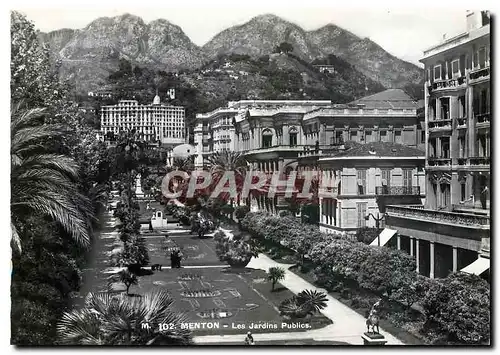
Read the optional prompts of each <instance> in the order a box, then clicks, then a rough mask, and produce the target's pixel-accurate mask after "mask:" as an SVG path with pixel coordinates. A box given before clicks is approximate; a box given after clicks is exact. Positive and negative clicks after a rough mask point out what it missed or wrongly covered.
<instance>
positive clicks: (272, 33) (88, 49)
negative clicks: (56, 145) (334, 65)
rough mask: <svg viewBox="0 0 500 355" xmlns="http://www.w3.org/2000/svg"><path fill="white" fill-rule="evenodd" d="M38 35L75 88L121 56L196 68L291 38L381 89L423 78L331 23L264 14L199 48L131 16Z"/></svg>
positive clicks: (159, 66)
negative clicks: (310, 24) (307, 25)
mask: <svg viewBox="0 0 500 355" xmlns="http://www.w3.org/2000/svg"><path fill="white" fill-rule="evenodd" d="M39 37H40V38H41V40H42V41H43V42H45V43H46V44H47V45H48V46H49V48H50V50H51V53H52V55H53V58H54V59H56V60H57V61H58V62H59V63H60V75H61V76H62V77H63V78H64V79H69V80H70V81H72V82H74V83H75V84H76V85H77V89H78V90H80V91H84V90H87V89H91V88H95V87H97V86H99V85H100V82H102V80H103V79H104V78H106V76H107V75H109V73H110V72H113V71H116V70H117V69H118V67H119V61H120V59H126V60H128V61H129V62H131V63H132V64H134V65H139V66H144V67H149V68H154V69H156V70H165V71H173V70H175V71H178V70H198V69H199V68H201V67H202V66H203V65H204V64H206V63H208V62H210V61H213V60H214V59H217V58H218V57H220V56H227V55H231V54H241V55H249V56H250V57H252V58H255V59H257V58H259V57H261V56H265V55H269V54H271V53H273V51H274V49H275V48H276V46H278V45H279V44H280V43H282V42H287V43H290V44H291V45H292V46H293V52H292V53H293V54H294V55H295V56H297V57H298V58H300V59H302V60H305V61H308V62H312V61H313V60H315V59H318V58H325V57H327V56H328V55H329V54H333V55H335V56H337V57H339V58H341V59H343V60H345V61H346V62H348V63H350V64H351V65H352V66H353V67H354V68H355V69H356V70H357V71H359V72H361V73H362V74H364V75H365V76H366V77H367V78H369V79H371V80H373V81H375V82H378V83H380V84H381V85H383V86H384V87H386V88H397V87H404V86H406V85H408V84H420V83H421V81H422V80H423V70H422V69H421V68H419V67H417V66H416V65H414V64H411V63H409V62H405V61H403V60H401V59H399V58H397V57H395V56H393V55H391V54H390V53H388V52H386V51H385V50H384V49H383V48H382V47H380V46H379V45H378V44H376V43H375V42H373V41H371V40H369V39H367V38H360V37H358V36H356V35H354V34H353V33H351V32H349V31H347V30H345V29H342V28H340V27H338V26H335V25H333V24H329V25H326V26H324V27H321V28H319V29H317V30H314V31H305V30H304V29H302V28H301V27H300V26H298V25H296V24H293V23H291V22H289V21H286V20H284V19H282V18H280V17H278V16H275V15H270V14H266V15H260V16H257V17H254V18H252V19H251V20H250V21H248V22H246V23H244V24H242V25H239V26H233V27H230V28H228V29H226V30H223V31H222V32H220V33H218V34H217V35H215V36H214V37H213V38H212V39H211V40H210V41H208V42H207V43H206V44H205V45H203V46H202V47H199V46H197V45H196V44H194V43H193V42H192V41H191V40H190V39H189V37H188V36H187V35H186V34H185V33H184V32H183V31H182V29H181V28H180V27H179V26H177V25H175V24H172V23H170V22H169V21H167V20H163V19H160V20H155V21H152V22H150V23H145V22H144V21H143V20H142V19H141V18H140V17H138V16H134V15H130V14H125V15H122V16H117V17H112V18H109V17H102V18H98V19H96V20H94V21H92V22H91V23H90V24H88V25H87V26H86V27H85V28H83V29H78V30H72V29H60V30H56V31H52V32H49V33H39Z"/></svg>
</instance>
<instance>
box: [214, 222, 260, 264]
mask: <svg viewBox="0 0 500 355" xmlns="http://www.w3.org/2000/svg"><path fill="white" fill-rule="evenodd" d="M214 239H215V243H216V244H215V252H216V254H217V256H218V258H219V260H220V261H225V262H227V263H228V264H229V265H231V266H232V267H245V266H247V265H248V263H249V262H250V260H251V259H252V257H257V256H258V255H259V253H258V252H259V250H258V248H257V247H256V245H255V244H254V243H253V241H252V240H251V239H250V238H248V237H245V236H243V235H238V236H236V235H232V236H231V235H226V233H225V232H224V231H222V230H219V231H218V232H217V233H215V235H214Z"/></svg>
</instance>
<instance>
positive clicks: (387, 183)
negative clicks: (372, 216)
mask: <svg viewBox="0 0 500 355" xmlns="http://www.w3.org/2000/svg"><path fill="white" fill-rule="evenodd" d="M390 187H391V170H390V169H382V190H383V192H384V194H385V195H388V194H389V189H390Z"/></svg>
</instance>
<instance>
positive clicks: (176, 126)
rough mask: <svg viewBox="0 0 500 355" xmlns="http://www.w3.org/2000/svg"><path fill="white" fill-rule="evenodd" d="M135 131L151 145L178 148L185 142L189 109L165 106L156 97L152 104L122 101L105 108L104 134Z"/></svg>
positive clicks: (103, 115) (102, 123)
mask: <svg viewBox="0 0 500 355" xmlns="http://www.w3.org/2000/svg"><path fill="white" fill-rule="evenodd" d="M132 129H135V130H136V131H137V132H138V133H139V134H140V136H141V138H143V139H144V140H146V141H147V142H159V143H161V144H168V145H177V144H182V143H184V142H185V139H186V138H185V110H184V107H182V106H170V105H164V104H161V102H160V97H159V96H158V95H156V97H155V98H154V101H153V103H152V104H149V105H142V104H139V102H138V101H136V100H120V101H119V102H118V104H117V105H110V106H102V108H101V131H102V133H103V134H104V136H106V135H107V134H108V133H109V132H112V133H114V134H115V135H116V134H118V132H120V131H123V130H132Z"/></svg>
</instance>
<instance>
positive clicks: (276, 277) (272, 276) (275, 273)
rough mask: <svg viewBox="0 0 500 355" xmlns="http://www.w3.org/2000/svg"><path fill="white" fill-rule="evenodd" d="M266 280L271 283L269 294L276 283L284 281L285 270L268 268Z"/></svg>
mask: <svg viewBox="0 0 500 355" xmlns="http://www.w3.org/2000/svg"><path fill="white" fill-rule="evenodd" d="M267 279H268V280H269V281H271V282H272V287H271V292H274V287H275V286H276V283H277V282H278V281H281V280H284V279H285V269H283V268H282V267H270V268H269V270H268V271H267Z"/></svg>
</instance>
